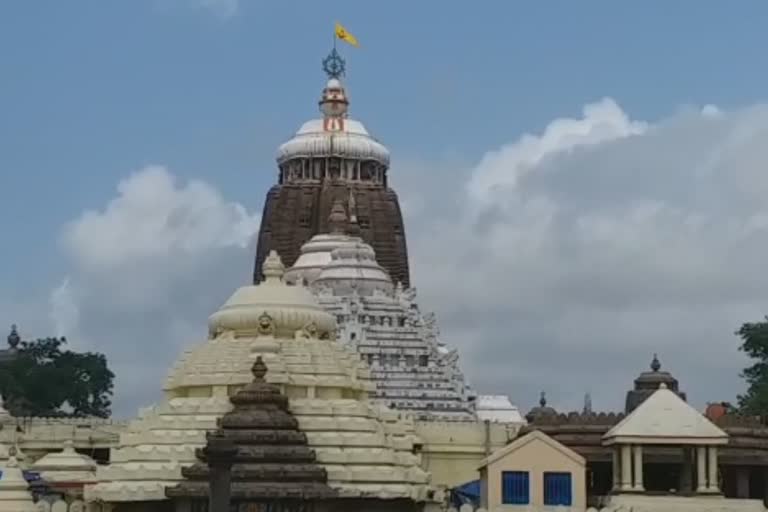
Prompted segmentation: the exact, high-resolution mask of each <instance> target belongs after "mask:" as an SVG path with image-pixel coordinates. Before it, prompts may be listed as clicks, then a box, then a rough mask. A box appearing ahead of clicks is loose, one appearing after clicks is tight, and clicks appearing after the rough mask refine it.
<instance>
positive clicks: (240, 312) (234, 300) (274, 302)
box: [208, 251, 335, 337]
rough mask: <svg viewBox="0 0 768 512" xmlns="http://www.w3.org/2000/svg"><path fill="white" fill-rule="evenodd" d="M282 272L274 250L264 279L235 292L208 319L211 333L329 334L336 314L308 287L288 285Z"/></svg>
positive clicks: (282, 268)
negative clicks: (309, 331)
mask: <svg viewBox="0 0 768 512" xmlns="http://www.w3.org/2000/svg"><path fill="white" fill-rule="evenodd" d="M283 273H284V267H283V264H282V262H281V261H280V258H279V257H278V256H277V253H275V252H274V251H272V252H271V253H270V255H269V257H268V258H267V259H266V261H265V262H264V276H265V280H264V282H263V283H261V284H260V285H259V286H255V285H250V286H243V287H241V288H239V289H238V290H237V291H235V293H234V294H233V295H232V296H231V297H230V298H229V300H227V302H226V303H224V305H223V306H222V307H221V308H220V309H219V310H218V311H217V312H216V313H214V314H213V315H211V317H210V319H209V320H208V330H209V333H210V335H211V336H213V337H215V336H217V335H219V334H222V333H226V332H234V333H238V334H248V333H253V332H263V333H266V332H267V331H269V332H271V333H272V334H273V335H275V336H290V337H293V335H294V334H295V333H296V332H297V331H300V330H302V329H305V328H311V329H316V330H317V331H318V333H319V334H320V337H328V336H330V333H331V331H333V329H334V328H335V323H334V320H333V317H331V315H329V314H328V313H326V312H325V311H323V309H322V308H321V307H320V306H318V305H317V304H316V303H315V300H314V298H313V297H312V294H311V292H310V291H309V290H307V289H306V288H305V287H303V286H286V285H285V283H284V282H283V280H282V277H283Z"/></svg>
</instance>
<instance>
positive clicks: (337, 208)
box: [0, 49, 768, 512]
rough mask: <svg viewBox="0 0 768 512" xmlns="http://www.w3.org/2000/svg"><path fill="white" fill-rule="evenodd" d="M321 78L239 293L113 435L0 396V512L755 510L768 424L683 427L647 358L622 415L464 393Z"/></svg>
mask: <svg viewBox="0 0 768 512" xmlns="http://www.w3.org/2000/svg"><path fill="white" fill-rule="evenodd" d="M324 67H325V69H326V72H327V73H328V75H329V76H328V82H327V84H326V87H325V89H324V90H323V94H322V99H321V101H320V110H321V112H322V117H321V118H320V119H315V120H311V121H308V122H307V123H305V124H304V125H303V126H302V128H301V129H300V130H299V132H298V133H297V134H296V135H295V136H294V137H293V138H292V139H291V140H289V141H288V142H286V143H285V144H283V145H282V146H281V147H280V149H279V151H278V159H277V161H278V167H279V174H278V184H277V185H275V186H274V187H273V188H272V189H271V190H270V191H269V193H268V195H267V200H266V203H265V206H264V216H263V219H262V225H261V229H260V232H259V238H258V249H257V254H256V258H255V259H256V269H255V271H254V276H253V279H251V277H250V276H248V278H247V282H248V283H249V284H247V285H245V286H242V287H240V288H238V289H237V290H235V291H234V293H233V294H232V295H231V297H230V298H229V299H228V300H227V301H226V302H225V303H224V304H223V305H222V306H221V307H220V308H219V309H218V310H216V311H215V312H213V313H212V314H211V316H210V317H209V318H208V330H207V336H206V335H203V336H201V338H202V339H200V340H199V343H197V344H195V345H193V346H191V348H189V349H188V350H186V351H184V352H183V353H182V354H181V355H180V356H179V358H178V359H177V361H176V363H175V364H174V365H173V367H172V368H171V369H170V371H169V374H168V377H167V379H166V381H165V384H164V386H163V391H164V397H163V399H162V400H161V401H160V403H158V404H157V405H154V406H152V407H149V408H146V409H145V410H143V411H141V412H140V414H139V416H138V417H137V418H136V419H134V420H133V421H131V422H129V423H127V424H123V423H119V422H115V423H111V422H108V421H105V420H98V419H89V418H86V419H78V420H67V419H45V418H15V417H14V416H13V415H12V414H10V413H9V412H8V411H6V410H4V409H3V407H2V401H1V400H0V471H1V473H0V512H2V511H6V510H7V511H32V510H37V511H40V512H59V511H61V512H65V511H67V512H83V511H84V510H87V511H88V512H138V511H141V512H218V511H219V510H227V507H228V506H229V507H230V508H229V509H228V510H233V511H237V512H246V511H248V512H250V511H254V510H258V511H267V510H269V511H272V512H326V511H331V510H332V511H334V512H347V511H349V512H352V511H358V510H365V511H371V512H406V511H407V512H436V511H438V510H440V511H446V510H448V511H452V512H455V511H456V510H457V509H459V507H461V510H462V512H466V511H467V510H475V509H477V510H478V511H479V510H530V511H537V512H541V511H559V510H563V511H569V512H585V511H589V512H595V511H597V510H600V511H603V512H618V511H622V512H625V511H630V510H632V511H640V512H683V511H689V512H765V510H766V508H765V504H766V503H768V422H767V421H766V419H765V418H758V417H742V416H738V415H734V414H732V413H730V412H729V411H728V410H727V408H725V407H719V406H712V407H709V408H708V410H707V414H704V413H702V412H700V411H697V410H696V409H694V408H693V407H692V406H691V405H690V404H688V403H687V394H686V393H685V392H683V391H682V390H681V389H680V384H679V382H678V380H677V379H676V378H675V377H674V376H673V375H672V374H671V373H670V372H669V371H666V370H662V365H661V362H660V361H659V358H658V357H657V356H656V355H654V356H653V359H652V361H651V364H650V369H647V370H645V371H642V372H641V373H640V374H639V375H638V376H637V377H636V378H635V379H634V383H633V386H632V387H631V388H630V389H629V390H628V391H627V392H626V394H625V395H624V396H623V398H624V404H625V405H624V408H623V410H621V411H618V412H604V413H602V412H601V413H596V412H594V410H593V404H592V399H591V397H590V396H589V395H587V396H586V397H585V400H584V407H583V410H582V411H581V412H572V413H569V414H563V413H561V412H558V411H557V410H556V409H555V408H554V407H552V406H551V405H549V404H548V401H547V396H546V394H545V393H544V392H542V393H541V396H540V397H539V404H538V406H536V407H534V408H532V409H531V410H530V411H529V412H528V414H526V416H525V419H524V418H523V417H522V416H521V414H520V412H519V411H518V409H517V407H516V406H515V405H514V404H513V403H512V402H511V400H510V399H509V398H508V397H507V396H503V395H484V394H477V393H476V392H475V391H474V390H473V389H472V387H471V386H470V385H469V383H468V382H467V380H466V379H465V376H464V374H463V372H462V371H461V368H460V365H459V356H458V353H457V351H456V350H453V349H451V348H449V347H447V346H446V345H445V344H444V343H442V342H441V341H440V333H439V331H438V329H437V324H436V320H435V317H434V315H431V314H426V313H423V312H422V310H421V308H420V306H419V304H418V301H417V299H416V291H415V289H414V288H412V287H411V282H410V276H409V270H408V258H407V251H406V243H405V230H404V226H403V221H402V217H401V213H400V207H399V204H398V200H397V196H396V195H395V193H394V192H393V191H392V190H391V189H390V188H388V184H387V172H388V169H389V152H388V150H387V149H386V148H385V147H384V146H383V145H382V144H380V143H379V142H377V141H376V140H375V139H373V138H372V137H371V136H370V135H369V134H368V132H367V131H366V130H365V128H364V127H363V125H362V124H361V123H360V122H358V121H355V120H353V119H350V118H349V117H348V115H347V110H348V106H349V100H348V97H347V93H346V90H345V89H344V87H343V85H342V83H341V81H340V80H341V77H342V75H343V67H344V64H343V60H341V58H340V57H339V55H338V53H337V52H336V51H335V49H334V51H333V52H332V53H331V55H330V56H329V57H328V59H326V61H325V63H324ZM278 254H280V255H278ZM281 256H282V259H281ZM284 263H285V264H287V266H286V265H284ZM212 270H214V271H215V269H212ZM251 283H252V284H251ZM19 343H20V337H19V335H18V331H17V329H16V328H15V327H14V328H13V329H12V332H11V335H10V336H9V337H8V344H9V349H8V350H6V351H0V364H2V362H3V361H12V360H13V358H14V357H15V351H16V347H17V345H18V344H19ZM521 348H524V347H521ZM542 375H543V374H542ZM542 378H544V377H542ZM628 380H631V379H628ZM617 398H622V397H617ZM222 491H225V492H222ZM222 496H224V497H225V499H224V500H222V501H220V502H215V503H214V504H213V505H211V506H209V500H216V499H221V497H222Z"/></svg>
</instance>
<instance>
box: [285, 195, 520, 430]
mask: <svg viewBox="0 0 768 512" xmlns="http://www.w3.org/2000/svg"><path fill="white" fill-rule="evenodd" d="M328 223H329V228H330V230H331V232H330V233H328V234H319V235H316V236H314V237H313V238H312V239H311V240H309V241H308V242H307V243H306V244H304V245H302V247H301V252H300V255H299V258H298V259H297V260H296V263H295V264H294V265H293V266H292V267H291V268H290V269H288V271H287V272H286V282H288V283H289V284H298V285H309V287H310V288H311V289H312V290H313V292H314V293H315V295H316V297H317V299H318V301H319V302H320V304H321V305H322V306H323V307H324V308H325V310H326V311H328V312H329V313H331V314H332V315H334V316H335V317H336V321H337V323H338V325H339V339H340V340H342V341H343V342H344V343H346V344H347V345H348V346H350V347H352V348H354V349H355V350H356V351H357V352H358V354H360V358H361V359H362V360H363V361H365V362H366V363H367V364H368V365H369V366H370V368H371V377H372V380H373V381H374V383H375V385H376V387H375V390H374V392H373V394H372V398H373V399H374V400H375V401H377V402H379V403H382V404H384V405H388V406H390V407H392V408H394V409H399V410H403V411H407V412H410V413H411V414H412V415H413V416H414V417H415V418H416V419H418V420H440V421H474V420H476V418H477V416H476V413H475V399H476V394H475V392H474V391H473V390H472V389H471V387H470V386H469V385H468V384H467V383H466V382H465V380H464V375H463V373H462V372H461V370H460V368H459V365H458V357H459V356H458V353H457V352H456V351H455V350H450V349H449V348H447V347H446V346H445V345H444V344H443V343H440V342H439V341H438V334H439V333H438V330H437V325H436V322H435V318H434V315H424V314H422V313H421V311H420V310H419V306H418V304H417V302H416V291H415V290H414V289H405V288H403V287H402V286H401V285H400V284H399V283H398V284H397V285H396V284H395V283H393V280H392V278H391V277H390V275H389V274H388V273H387V271H386V269H385V268H384V267H383V266H382V265H379V263H378V261H377V256H376V252H375V251H374V249H373V248H372V247H371V246H370V245H369V244H367V243H366V242H365V241H364V240H362V239H361V238H360V237H359V236H353V235H350V234H347V233H354V234H357V233H359V229H358V226H357V225H356V219H355V218H354V217H352V219H351V220H350V219H348V218H347V214H346V212H345V210H344V207H343V205H342V203H341V201H336V202H334V205H333V207H332V209H331V215H330V217H329V220H328ZM507 420H508V421H511V422H515V421H516V422H518V423H521V422H522V418H520V417H519V414H518V415H517V416H515V417H511V418H507Z"/></svg>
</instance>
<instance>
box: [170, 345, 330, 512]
mask: <svg viewBox="0 0 768 512" xmlns="http://www.w3.org/2000/svg"><path fill="white" fill-rule="evenodd" d="M251 371H252V373H253V377H254V380H253V382H251V383H250V384H247V385H246V386H245V387H244V388H243V389H241V390H240V391H238V392H237V394H235V395H234V396H232V397H231V398H230V401H231V402H232V405H233V406H234V409H233V410H232V411H231V412H229V413H227V414H225V415H224V416H223V417H222V418H221V421H220V423H219V429H218V430H217V431H216V432H215V433H213V434H211V435H210V436H209V438H208V445H207V446H206V448H203V449H202V450H198V452H197V456H198V459H200V462H197V463H196V464H194V465H192V466H191V467H188V468H185V469H183V470H182V474H183V475H184V477H185V478H186V479H187V480H186V481H185V482H182V483H181V484H179V485H177V486H176V487H173V488H169V489H167V491H166V494H167V496H168V497H170V498H175V499H191V500H198V501H202V500H205V499H207V497H208V495H209V483H208V482H209V479H210V468H209V465H208V464H207V463H206V462H207V461H208V459H209V458H210V457H209V452H210V448H211V444H212V443H213V442H220V443H219V444H223V443H229V445H230V446H234V447H235V448H236V449H235V450H233V451H232V460H231V462H232V469H231V478H232V480H231V482H232V483H231V499H232V503H233V504H244V503H265V504H272V505H275V504H278V503H279V504H280V505H283V506H286V505H290V504H298V503H305V502H307V501H310V500H321V499H329V498H334V497H336V495H337V493H336V491H334V490H333V489H331V488H330V487H329V486H328V485H327V474H326V471H325V469H323V468H322V467H320V466H319V465H317V464H316V463H315V453H314V451H313V450H311V449H310V448H309V446H308V444H307V437H306V435H305V434H304V433H303V432H301V431H300V430H299V426H298V421H297V420H296V418H294V417H293V415H292V414H291V412H290V411H289V409H288V398H287V397H286V396H285V395H283V394H281V393H280V389H279V388H278V387H277V386H276V385H274V384H269V383H267V382H266V380H265V379H264V377H265V375H266V373H267V367H266V365H265V364H264V361H263V360H262V358H261V356H259V357H258V358H257V359H256V362H255V363H254V364H253V367H252V369H251ZM278 509H279V510H282V508H279V507H278ZM291 510H292V509H291Z"/></svg>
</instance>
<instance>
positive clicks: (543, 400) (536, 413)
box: [525, 391, 557, 423]
mask: <svg viewBox="0 0 768 512" xmlns="http://www.w3.org/2000/svg"><path fill="white" fill-rule="evenodd" d="M556 417H557V411H556V410H555V409H554V408H552V407H549V406H548V405H547V394H546V393H545V392H544V391H542V392H541V396H540V397H539V406H538V407H534V408H533V409H531V410H530V411H528V414H526V415H525V419H526V421H528V423H536V422H539V421H544V420H546V419H547V418H556Z"/></svg>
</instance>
